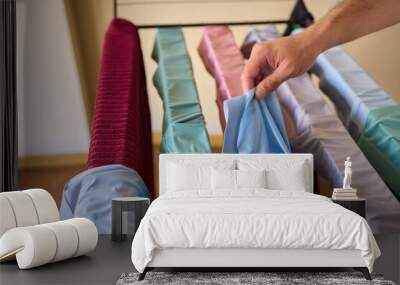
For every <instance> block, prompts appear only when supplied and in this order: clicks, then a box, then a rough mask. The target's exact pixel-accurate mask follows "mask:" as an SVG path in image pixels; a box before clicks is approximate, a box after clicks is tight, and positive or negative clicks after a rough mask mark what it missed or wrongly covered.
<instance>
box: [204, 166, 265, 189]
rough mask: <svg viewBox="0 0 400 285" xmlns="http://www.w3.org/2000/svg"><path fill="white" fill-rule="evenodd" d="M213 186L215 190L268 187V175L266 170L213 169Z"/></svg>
mask: <svg viewBox="0 0 400 285" xmlns="http://www.w3.org/2000/svg"><path fill="white" fill-rule="evenodd" d="M211 183H212V185H211V188H212V189H213V190H218V189H229V190H237V189H240V188H267V177H266V171H265V170H231V169H215V168H212V170H211Z"/></svg>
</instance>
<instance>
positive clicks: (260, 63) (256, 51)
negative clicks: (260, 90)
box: [241, 43, 266, 91]
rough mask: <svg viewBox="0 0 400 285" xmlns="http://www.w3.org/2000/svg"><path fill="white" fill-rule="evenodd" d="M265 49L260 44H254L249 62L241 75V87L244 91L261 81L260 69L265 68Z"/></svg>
mask: <svg viewBox="0 0 400 285" xmlns="http://www.w3.org/2000/svg"><path fill="white" fill-rule="evenodd" d="M265 50H266V48H265V47H264V46H262V44H259V43H257V44H255V45H254V47H253V49H252V51H251V55H250V58H249V61H248V62H247V63H246V65H245V68H244V70H243V73H242V77H241V79H242V86H243V89H244V90H245V91H247V90H250V89H252V88H253V87H255V86H256V85H257V84H258V82H259V81H260V80H261V79H262V78H261V75H262V69H263V67H265V57H264V53H265Z"/></svg>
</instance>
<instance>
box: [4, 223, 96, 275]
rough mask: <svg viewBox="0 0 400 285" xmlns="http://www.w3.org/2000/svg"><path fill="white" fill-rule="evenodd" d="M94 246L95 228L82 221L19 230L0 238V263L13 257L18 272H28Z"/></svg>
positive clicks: (91, 248)
mask: <svg viewBox="0 0 400 285" xmlns="http://www.w3.org/2000/svg"><path fill="white" fill-rule="evenodd" d="M96 245H97V230H96V227H95V225H94V224H93V222H91V221H90V220H88V219H84V218H75V219H70V220H66V221H59V222H55V223H49V224H42V225H35V226H29V227H18V228H14V229H11V230H9V231H7V232H6V233H5V234H4V235H3V236H2V237H1V238H0V261H5V260H10V259H13V258H14V257H16V259H17V263H18V266H19V268H20V269H28V268H33V267H36V266H40V265H43V264H46V263H50V262H56V261H60V260H63V259H67V258H71V257H75V256H79V255H83V254H86V253H88V252H90V251H92V250H93V249H94V248H95V247H96Z"/></svg>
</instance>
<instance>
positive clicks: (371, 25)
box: [302, 0, 400, 53]
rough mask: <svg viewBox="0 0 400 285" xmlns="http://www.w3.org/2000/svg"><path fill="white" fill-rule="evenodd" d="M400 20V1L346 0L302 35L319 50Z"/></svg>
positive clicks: (317, 51)
mask: <svg viewBox="0 0 400 285" xmlns="http://www.w3.org/2000/svg"><path fill="white" fill-rule="evenodd" d="M398 22H400V0H344V1H342V2H341V3H340V4H338V5H337V6H336V7H335V8H334V9H332V10H331V11H330V12H329V13H328V14H327V15H326V16H325V17H323V18H322V19H321V20H319V21H317V22H316V23H315V24H314V25H312V26H310V27H309V28H307V29H306V30H305V31H304V35H302V36H304V39H307V41H308V43H309V45H310V46H311V47H312V48H313V49H315V52H316V53H320V52H323V51H325V50H327V49H329V48H331V47H333V46H336V45H340V44H342V43H345V42H349V41H352V40H354V39H357V38H359V37H362V36H364V35H366V34H369V33H373V32H375V31H378V30H380V29H383V28H386V27H388V26H391V25H394V24H396V23H398Z"/></svg>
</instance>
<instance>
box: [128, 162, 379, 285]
mask: <svg viewBox="0 0 400 285" xmlns="http://www.w3.org/2000/svg"><path fill="white" fill-rule="evenodd" d="M159 167H160V197H159V198H157V199H156V200H155V201H154V202H153V203H152V205H151V206H150V208H149V210H148V212H147V213H146V216H145V217H144V218H143V220H142V222H141V224H140V226H139V229H138V231H137V233H136V235H135V238H134V240H133V243H132V261H133V264H134V266H135V267H136V269H137V270H138V271H139V272H141V273H142V274H141V275H140V279H142V278H144V275H145V273H146V271H148V270H149V269H152V268H155V267H168V268H171V267H237V268H244V267H247V268H249V267H252V268H253V267H263V268H265V267H354V268H359V269H361V270H362V271H363V273H364V275H365V277H366V278H370V276H369V272H370V271H372V266H373V263H374V260H375V259H376V258H377V257H378V256H379V255H380V251H379V248H378V246H377V244H376V242H375V239H374V237H373V235H372V233H371V230H370V228H369V226H368V224H367V222H366V221H365V219H363V218H362V217H360V216H358V215H357V214H355V213H353V212H351V211H349V210H346V209H344V208H342V207H341V206H339V205H337V204H334V203H332V202H331V201H330V200H329V199H328V198H326V197H322V196H319V195H315V194H312V192H313V157H312V155H310V154H285V155H281V154H163V155H160V165H159ZM192 169H197V170H196V171H197V172H194V174H193V173H192V172H191V170H192ZM210 169H211V170H210ZM234 170H236V171H234ZM210 171H211V174H210ZM263 171H266V172H265V180H266V182H265V183H266V185H265V186H263V187H261V186H260V185H259V184H257V183H261V182H257V183H256V184H257V185H253V184H252V183H253V182H254V181H255V180H257V179H258V178H257V177H261V176H260V175H264V172H263ZM224 173H229V175H230V174H231V173H233V174H234V175H235V178H234V179H235V180H234V182H235V183H236V184H235V186H234V187H230V185H229V183H228V182H227V184H226V185H225V184H224V183H225V181H224V180H223V179H221V177H222V178H223V177H224V176H223V175H224ZM192 174H193V176H191V175H192ZM233 174H232V175H233ZM221 175H222V176H221ZM240 177H241V178H240ZM262 177H264V176H262ZM218 179H220V180H218ZM209 180H210V181H209ZM226 180H227V181H228V180H229V178H227V179H226ZM215 181H217V182H215ZM218 181H219V182H218ZM257 181H261V179H258V180H257ZM262 181H263V183H264V180H262ZM218 183H219V184H218ZM239 186H240V187H239ZM250 186H251V187H250ZM271 189H273V190H271Z"/></svg>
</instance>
